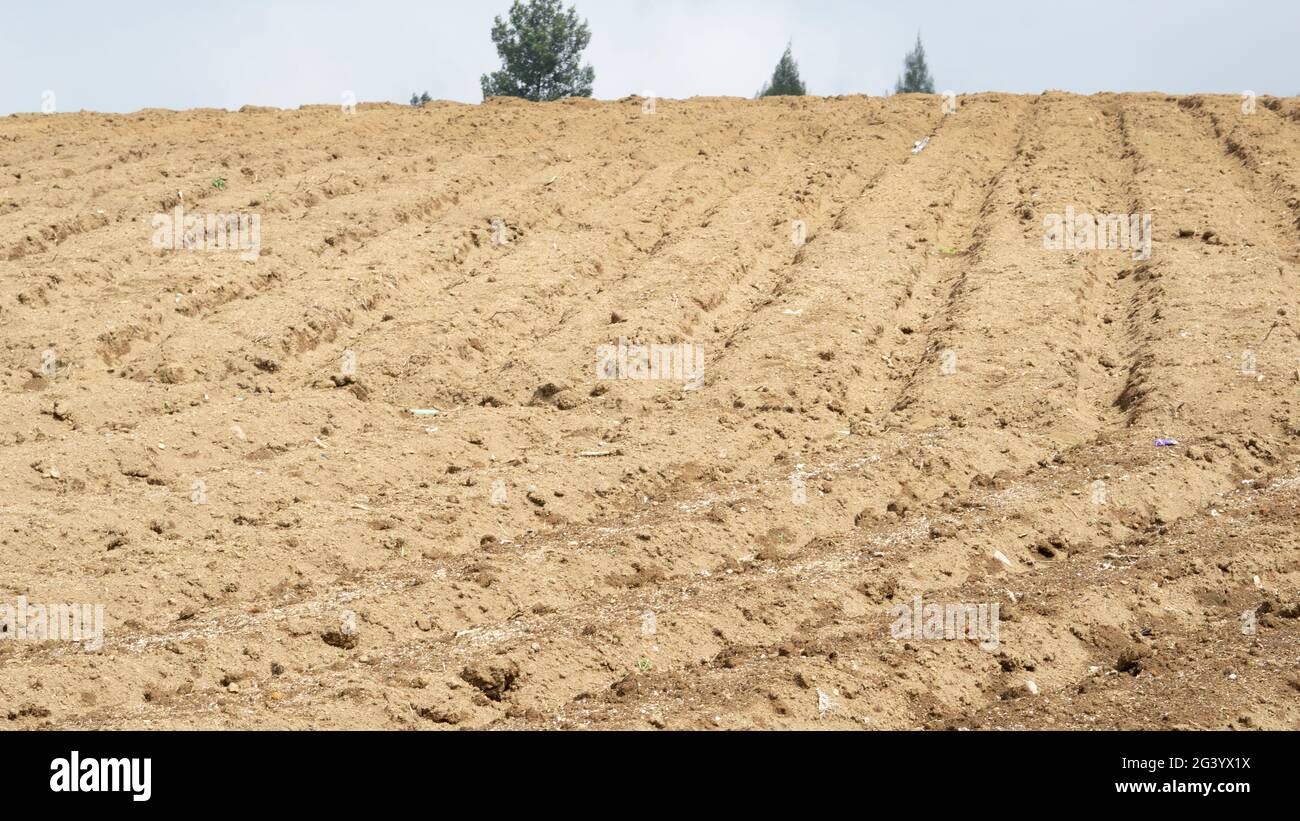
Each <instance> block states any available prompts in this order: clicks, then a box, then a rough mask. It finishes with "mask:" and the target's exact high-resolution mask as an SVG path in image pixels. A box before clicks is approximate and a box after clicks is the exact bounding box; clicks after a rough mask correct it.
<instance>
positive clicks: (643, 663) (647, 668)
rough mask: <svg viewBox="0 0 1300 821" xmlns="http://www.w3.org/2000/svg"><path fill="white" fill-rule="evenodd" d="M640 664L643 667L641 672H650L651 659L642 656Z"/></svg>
mask: <svg viewBox="0 0 1300 821" xmlns="http://www.w3.org/2000/svg"><path fill="white" fill-rule="evenodd" d="M638 666H639V667H640V668H641V672H643V673H648V672H650V659H648V658H646V657H645V656H642V657H641V663H640V664H639V665H638Z"/></svg>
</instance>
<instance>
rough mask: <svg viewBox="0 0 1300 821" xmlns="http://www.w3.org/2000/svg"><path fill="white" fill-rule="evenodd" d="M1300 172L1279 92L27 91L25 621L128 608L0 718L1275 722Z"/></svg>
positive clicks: (5, 292) (21, 496)
mask: <svg viewBox="0 0 1300 821" xmlns="http://www.w3.org/2000/svg"><path fill="white" fill-rule="evenodd" d="M927 137H928V138H929V142H928V144H926V146H925V147H924V150H922V151H920V152H919V153H914V150H913V148H914V145H915V144H916V142H917V141H918V140H923V139H924V138H927ZM1298 197H1300V101H1298V100H1296V99H1261V100H1260V101H1259V105H1258V108H1257V110H1256V111H1255V112H1254V113H1252V114H1247V113H1245V112H1244V111H1243V109H1242V101H1241V100H1240V99H1238V98H1235V97H1226V96H1204V97H1170V96H1166V95H1159V94H1142V95H1097V96H1092V97H1080V96H1073V95H1067V94H1060V93H1049V94H1045V95H1042V96H1037V97H1026V96H1011V95H1000V94H982V95H975V96H968V97H962V98H961V99H960V101H959V107H958V109H957V111H956V112H955V113H951V114H945V112H944V110H943V105H942V101H941V100H940V99H939V98H938V97H929V96H920V95H904V96H897V97H893V98H889V99H871V98H861V97H856V98H840V99H817V98H798V99H769V100H765V101H761V102H754V101H747V100H735V99H694V100H689V101H681V102H677V101H670V100H660V101H658V103H657V106H656V107H655V108H654V109H653V112H652V113H651V112H649V111H648V110H647V109H646V107H645V106H643V102H642V101H641V100H639V99H627V100H621V101H617V102H606V103H598V102H592V101H585V100H583V101H565V102H561V103H553V104H546V105H534V104H527V103H521V102H517V101H501V100H494V101H489V102H488V103H486V104H484V105H481V106H468V105H458V104H433V105H430V106H427V107H425V108H423V109H412V108H408V107H401V106H388V105H376V106H367V105H363V106H361V107H360V108H359V109H358V110H357V111H356V112H355V113H354V114H352V115H350V116H349V115H348V114H346V113H345V112H342V111H340V110H339V109H338V108H331V107H307V108H303V109H301V110H297V111H277V110H267V109H251V108H250V109H245V110H243V111H240V112H224V111H185V112H170V111H157V110H149V111H142V112H138V113H135V114H130V115H100V114H91V113H81V114H54V115H48V116H44V115H18V116H12V117H7V118H4V119H2V120H0V274H3V276H0V343H2V344H3V350H2V351H0V357H3V360H2V362H0V365H2V368H0V379H2V380H3V384H2V385H0V391H3V406H2V407H3V411H2V413H0V496H2V497H3V498H2V500H0V501H2V502H3V504H2V506H0V556H2V559H0V603H8V604H10V605H14V606H16V604H17V600H18V598H19V597H20V596H21V597H25V598H26V599H27V600H28V601H29V602H37V603H42V604H46V603H100V604H103V605H104V607H105V614H106V622H107V623H106V627H105V632H104V637H103V646H102V647H100V648H99V649H97V650H93V651H88V650H87V649H86V648H85V647H83V646H82V645H78V644H75V643H70V642H66V641H59V642H55V641H43V642H42V641H30V640H27V641H24V640H18V638H17V636H16V635H15V636H12V637H11V639H12V640H4V641H0V724H7V725H8V726H9V727H16V728H38V727H51V728H234V727H241V728H273V727H275V728H312V727H324V728H331V727H333V728H359V727H378V728H415V729H423V728H656V727H657V728H669V729H678V728H792V727H797V728H837V729H844V728H859V729H862V728H915V727H925V728H951V727H970V728H1024V727H1028V728H1049V727H1050V728H1164V727H1167V728H1180V727H1181V728H1230V727H1236V728H1297V727H1300V678H1298V677H1297V663H1298V661H1300V622H1298V620H1297V616H1298V615H1300V592H1298V591H1300V548H1298V545H1297V542H1298V541H1300V537H1298V536H1297V522H1298V521H1300V461H1298V459H1297V455H1298V453H1300V438H1298V437H1300V373H1298V371H1297V369H1298V368H1300V316H1298V315H1297V312H1300V300H1298V299H1297V295H1298V294H1300V244H1298V242H1300V199H1298ZM178 206H179V207H181V208H184V209H185V210H186V211H187V212H188V213H191V214H207V213H220V214H231V213H241V212H242V213H246V214H256V215H258V217H259V219H260V220H261V227H260V232H261V236H260V240H261V243H260V255H259V256H257V257H256V259H243V258H241V255H240V254H238V253H233V252H230V251H219V250H201V249H196V248H184V247H182V248H179V249H173V248H159V247H156V244H155V243H154V242H153V238H154V234H155V227H154V218H155V215H156V214H158V213H169V214H170V213H174V210H175V209H176V208H177V207H178ZM1067 207H1072V208H1073V209H1074V210H1075V212H1079V213H1082V212H1088V213H1093V214H1110V213H1119V214H1148V213H1149V214H1151V215H1152V217H1153V223H1152V224H1153V236H1152V254H1151V257H1150V259H1148V260H1135V259H1134V258H1133V254H1131V253H1128V252H1126V251H1122V250H1110V251H1105V250H1101V251H1094V250H1086V249H1073V250H1066V249H1063V250H1045V249H1044V243H1043V235H1044V221H1045V220H1048V219H1050V215H1053V214H1063V213H1065V209H1066V208H1067ZM796 222H802V223H803V225H804V226H806V228H805V233H804V237H803V238H804V240H805V241H804V242H803V243H802V244H800V243H798V242H797V241H796V240H797V239H798V237H797V231H798V229H797V226H796ZM620 338H626V339H628V340H631V341H632V342H634V343H635V342H641V343H647V344H648V343H659V344H664V345H669V344H685V345H693V346H701V347H702V349H703V350H704V352H705V363H706V364H705V370H704V379H703V382H702V383H701V384H696V385H691V384H685V383H684V382H683V381H681V380H674V379H659V380H631V379H624V380H606V379H600V378H598V373H597V363H598V351H599V349H600V347H601V346H603V345H610V344H615V343H617V341H618V340H619V339H620ZM353 363H355V369H354V368H352V367H351V365H352V364H353ZM412 409H437V410H438V413H437V414H436V415H422V416H421V415H415V414H412V413H411V412H410V411H411V410H412ZM1161 438H1169V439H1174V440H1177V442H1178V445H1177V446H1170V447H1157V446H1156V444H1155V443H1156V440H1157V439H1161ZM916 597H921V599H922V601H923V603H926V604H937V605H940V606H944V605H948V604H953V603H958V604H960V603H985V604H992V603H997V604H998V605H999V613H1000V628H999V636H998V644H997V646H991V645H990V644H988V643H987V642H986V643H983V646H981V642H979V641H977V640H969V639H963V638H961V637H955V638H953V639H952V640H947V639H934V638H929V639H927V638H924V637H923V636H912V637H910V638H909V637H907V636H902V637H900V636H896V635H895V632H896V631H895V630H894V629H893V628H894V627H895V626H896V625H895V620H896V614H895V613H892V612H891V607H893V606H895V605H898V604H904V605H906V606H910V605H911V603H913V602H914V601H915V598H916Z"/></svg>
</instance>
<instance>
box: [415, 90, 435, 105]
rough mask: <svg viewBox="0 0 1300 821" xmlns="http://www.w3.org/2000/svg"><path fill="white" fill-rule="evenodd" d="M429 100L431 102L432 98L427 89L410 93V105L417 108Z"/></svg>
mask: <svg viewBox="0 0 1300 821" xmlns="http://www.w3.org/2000/svg"><path fill="white" fill-rule="evenodd" d="M429 102H433V98H432V97H430V96H429V92H427V91H426V92H424V93H423V94H412V95H411V105H412V106H415V107H416V108H419V107H420V106H422V105H424V104H425V103H429Z"/></svg>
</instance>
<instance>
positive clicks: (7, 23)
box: [0, 0, 1300, 114]
mask: <svg viewBox="0 0 1300 821" xmlns="http://www.w3.org/2000/svg"><path fill="white" fill-rule="evenodd" d="M573 2H574V4H575V5H576V6H577V8H578V12H579V14H580V15H581V16H583V17H585V18H586V19H587V20H588V22H589V24H590V26H591V33H592V40H591V46H590V47H589V48H588V49H587V58H588V61H589V62H590V63H591V64H592V65H593V66H595V68H596V88H595V96H596V97H598V98H601V99H617V98H619V97H624V96H626V95H629V94H641V93H645V92H653V93H654V94H656V95H658V96H659V97H666V98H680V97H691V96H697V95H728V96H740V97H752V96H753V95H754V93H755V92H756V91H757V90H758V88H759V87H760V86H761V85H762V84H763V81H764V80H766V79H767V78H768V77H770V76H771V73H772V69H773V67H774V66H775V65H776V62H777V60H778V58H779V57H780V56H781V52H782V50H783V49H784V48H785V44H786V41H787V40H791V41H793V43H794V56H795V59H796V60H797V61H798V63H799V67H800V72H801V74H802V76H803V79H804V81H805V83H806V84H807V86H808V91H809V93H810V94H817V95H834V94H856V93H865V94H871V95H880V94H883V93H885V92H886V91H887V90H889V89H891V88H892V87H893V84H894V81H895V79H896V78H897V76H898V74H899V73H900V71H901V67H902V60H903V55H904V54H905V53H906V52H907V51H908V49H910V48H911V46H912V42H913V40H914V39H915V37H916V35H917V33H918V31H919V32H920V34H921V36H922V39H923V41H924V43H925V47H926V52H927V55H928V57H929V62H930V68H931V71H932V72H933V73H934V76H935V83H936V86H937V90H940V91H944V90H953V91H956V92H958V93H969V92H978V91H1010V92H1018V93H1038V92H1041V91H1043V90H1045V89H1057V90H1063V91H1074V92H1078V93H1083V94H1090V93H1093V92H1096V91H1163V92H1169V93H1175V94H1181V93H1191V92H1216V93H1231V94H1239V93H1241V92H1243V91H1247V90H1250V91H1254V92H1256V93H1258V94H1275V95H1279V96H1292V95H1297V94H1300V56H1298V52H1297V43H1298V42H1300V2H1296V0H1232V1H1231V2H1229V1H1227V0H1084V2H1043V1H1042V0H1037V1H1036V2H1033V1H1031V0H965V1H963V0H928V1H927V0H910V2H899V0H891V1H889V2H886V0H872V1H867V0H856V2H855V1H854V0H573ZM509 5H510V4H509V0H461V1H460V2H451V1H450V0H261V1H260V2H259V0H198V1H197V2H195V0H171V2H139V1H138V0H119V2H108V1H107V0H9V2H6V3H5V4H4V7H3V8H2V9H0V77H3V78H4V79H3V82H0V114H9V113H12V112H16V111H39V110H41V103H42V99H43V96H42V95H43V94H44V93H45V92H46V91H47V90H48V91H52V92H54V97H53V99H54V100H55V105H56V108H57V110H58V111H77V110H81V109H88V110H92V111H115V112H128V111H135V110H138V109H141V108H173V109H184V108H199V107H204V108H230V109H236V108H239V107H240V106H242V105H245V104H253V105H267V106H277V107H281V108H296V107H297V106H299V105H303V104H307V103H328V104H338V103H339V102H340V100H341V97H342V94H343V92H344V91H346V90H351V91H353V92H354V93H355V94H356V97H357V99H358V100H359V101H361V102H380V101H391V102H401V103H405V102H406V101H407V100H408V99H409V97H410V95H411V92H413V91H426V90H427V91H428V92H429V94H430V95H431V96H432V97H434V98H435V99H444V100H459V101H461V102H470V103H477V102H479V101H480V100H481V99H482V95H481V93H480V90H479V76H480V75H482V74H484V73H486V72H490V71H493V70H495V69H497V68H499V67H500V63H499V60H498V59H497V56H496V52H495V50H494V48H493V46H492V42H491V39H490V38H489V30H490V28H491V25H492V18H493V16H495V15H497V14H502V15H504V14H505V12H506V10H507V9H508V8H509Z"/></svg>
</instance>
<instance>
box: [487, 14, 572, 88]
mask: <svg viewBox="0 0 1300 821" xmlns="http://www.w3.org/2000/svg"><path fill="white" fill-rule="evenodd" d="M509 17H510V19H509V21H508V22H507V21H505V20H502V19H501V18H500V17H497V18H496V20H495V22H494V23H493V25H492V42H493V43H495V44H496V47H497V54H499V55H500V56H501V70H500V71H496V72H493V73H492V74H484V75H483V77H482V79H481V80H480V84H481V85H482V87H483V98H484V99H487V98H488V97H522V98H524V99H525V100H532V101H534V102H543V101H549V100H558V99H561V98H563V97H590V96H591V91H592V84H593V83H594V82H595V80H596V70H595V69H593V68H592V67H591V66H590V65H587V66H584V65H582V51H583V49H585V48H586V47H587V44H588V43H590V42H591V31H590V30H589V29H588V28H587V21H585V20H579V19H578V11H577V9H576V8H574V7H572V6H570V7H569V10H568V11H565V10H564V6H563V5H562V4H561V0H528V2H527V3H523V2H520V0H515V2H514V3H513V4H511V6H510V14H509Z"/></svg>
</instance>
